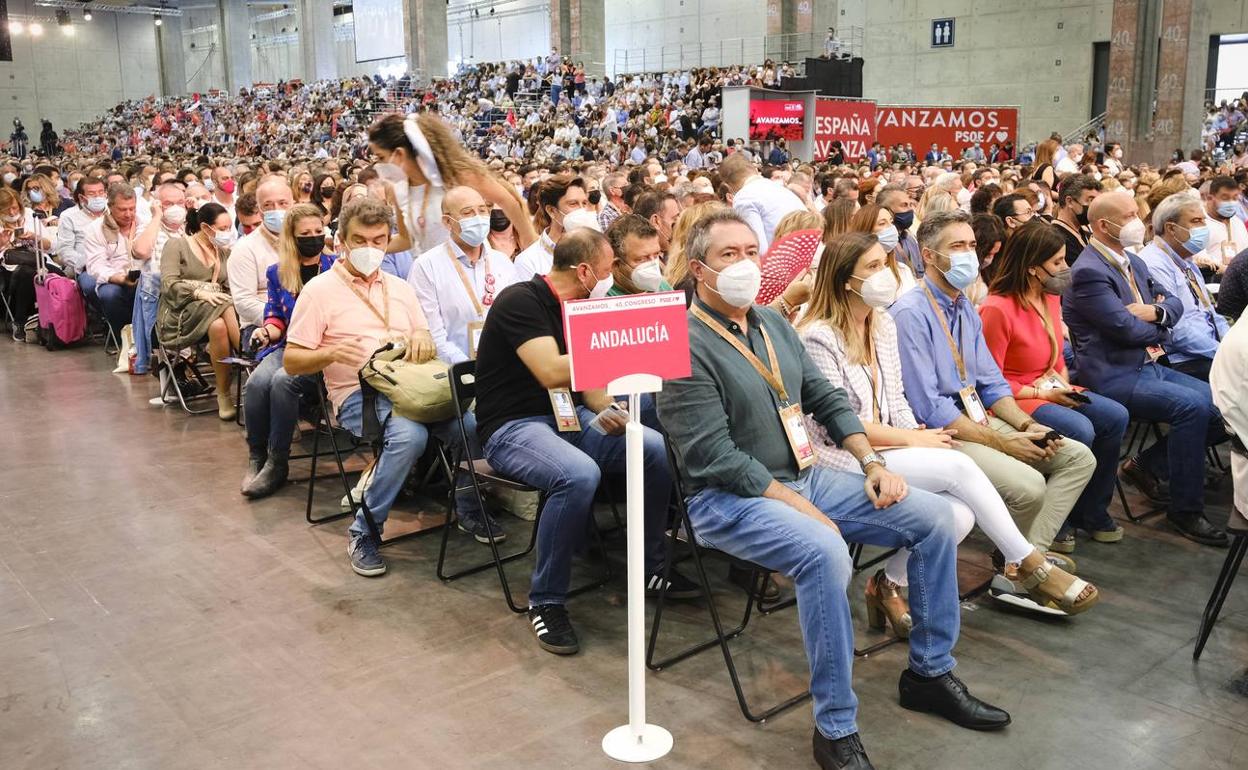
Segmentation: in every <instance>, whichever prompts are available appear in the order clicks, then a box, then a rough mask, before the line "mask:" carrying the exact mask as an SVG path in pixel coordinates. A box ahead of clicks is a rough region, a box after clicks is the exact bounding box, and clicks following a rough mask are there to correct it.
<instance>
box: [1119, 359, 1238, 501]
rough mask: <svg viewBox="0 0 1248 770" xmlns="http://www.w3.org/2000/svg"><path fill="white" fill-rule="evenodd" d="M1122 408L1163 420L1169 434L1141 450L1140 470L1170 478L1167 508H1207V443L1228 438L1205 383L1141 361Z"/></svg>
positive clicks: (1158, 420)
mask: <svg viewBox="0 0 1248 770" xmlns="http://www.w3.org/2000/svg"><path fill="white" fill-rule="evenodd" d="M1125 406H1126V407H1127V411H1129V412H1131V416H1132V417H1136V418H1139V419H1141V420H1148V421H1150V422H1164V423H1166V424H1168V425H1169V426H1170V432H1169V434H1167V435H1166V436H1163V437H1162V438H1161V439H1160V440H1159V441H1157V443H1155V444H1153V445H1152V446H1151V447H1149V448H1148V449H1146V450H1144V451H1143V452H1141V453H1140V457H1139V462H1140V465H1141V466H1142V467H1143V468H1144V470H1146V471H1148V472H1149V473H1151V474H1153V475H1154V476H1156V477H1157V478H1160V479H1167V478H1168V479H1169V480H1170V512H1171V513H1201V512H1203V511H1204V510H1205V447H1207V446H1209V445H1210V444H1213V443H1216V442H1218V441H1221V440H1222V439H1224V438H1225V437H1226V434H1225V432H1224V431H1223V430H1222V414H1221V413H1220V412H1219V411H1218V408H1217V407H1216V406H1214V405H1213V396H1212V394H1211V393H1210V390H1209V383H1207V382H1201V381H1200V380H1198V379H1196V378H1195V377H1189V376H1188V375H1186V374H1183V373H1182V372H1176V371H1174V370H1173V369H1167V368H1166V367H1164V366H1159V365H1157V364H1145V365H1144V368H1143V370H1141V372H1140V378H1139V379H1138V380H1137V381H1136V383H1135V390H1134V391H1133V392H1132V393H1131V397H1130V398H1129V399H1127V401H1126V403H1125Z"/></svg>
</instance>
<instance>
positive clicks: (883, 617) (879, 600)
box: [866, 570, 914, 639]
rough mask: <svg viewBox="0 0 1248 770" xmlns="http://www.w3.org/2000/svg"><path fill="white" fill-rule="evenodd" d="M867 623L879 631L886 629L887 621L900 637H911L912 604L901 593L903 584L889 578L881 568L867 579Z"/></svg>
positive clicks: (912, 624) (912, 625)
mask: <svg viewBox="0 0 1248 770" xmlns="http://www.w3.org/2000/svg"><path fill="white" fill-rule="evenodd" d="M866 600H867V625H869V626H871V628H874V629H875V630H877V631H883V630H884V623H885V621H887V622H888V625H889V626H890V627H891V628H892V629H893V634H894V635H895V636H896V637H897V638H898V639H909V638H910V629H911V628H913V627H914V622H913V621H912V620H911V619H910V604H909V602H907V601H906V597H904V596H902V595H901V586H899V585H897V584H896V583H894V582H893V581H891V580H889V579H888V577H887V576H886V575H885V574H884V570H880V571H879V572H876V573H875V574H874V575H872V576H871V577H870V578H869V579H868V580H867V591H866Z"/></svg>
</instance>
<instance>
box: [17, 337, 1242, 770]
mask: <svg viewBox="0 0 1248 770" xmlns="http://www.w3.org/2000/svg"><path fill="white" fill-rule="evenodd" d="M109 369H110V366H109V361H108V360H107V359H106V357H105V356H104V354H103V353H102V352H101V349H100V347H99V346H94V347H88V348H85V349H82V350H74V351H64V352H58V353H48V352H45V351H44V350H42V349H40V348H37V347H34V346H25V345H19V344H13V343H10V342H9V341H7V340H5V341H3V342H0V448H2V451H0V458H3V460H2V463H3V464H2V465H0V468H2V469H0V768H3V769H4V770H22V769H25V768H30V769H31V770H47V769H50V768H67V769H68V768H110V769H111V768H152V769H157V768H159V769H162V770H163V769H165V768H266V769H271V768H305V767H306V768H343V767H352V768H391V767H393V768H604V767H611V766H613V765H614V763H613V762H612V761H610V760H608V759H606V758H605V757H604V756H603V754H602V753H601V751H600V749H599V742H600V740H601V738H602V735H603V734H604V733H605V732H606V731H607V730H609V729H611V728H613V727H615V726H617V725H619V724H621V723H622V722H624V721H625V719H626V707H627V701H626V686H627V676H626V668H625V654H626V652H625V642H624V640H625V634H624V625H625V611H624V595H623V582H622V580H617V581H616V582H615V583H613V584H612V585H610V586H608V587H607V588H606V589H602V590H598V591H595V592H591V593H588V594H585V595H583V596H580V597H578V598H576V599H574V600H573V601H572V603H571V605H570V608H571V611H572V613H573V619H574V621H575V622H576V623H577V627H578V629H579V631H580V635H581V644H582V651H581V654H579V655H577V656H575V657H571V658H560V657H556V656H553V655H549V654H547V653H545V652H542V651H541V650H540V649H538V647H537V645H536V644H535V643H534V640H533V638H532V634H531V632H530V630H529V627H528V624H527V622H526V621H525V620H524V619H523V618H521V617H519V616H516V615H513V614H512V613H510V612H508V611H507V610H506V608H505V606H504V604H503V602H502V600H501V596H500V592H499V587H498V583H497V580H496V579H495V578H494V577H493V575H492V574H490V573H484V574H481V575H477V576H474V577H469V578H465V579H463V580H461V581H457V582H454V583H451V584H442V583H440V582H439V581H438V580H437V579H436V578H435V577H434V574H433V573H434V563H435V560H436V553H437V540H436V537H435V538H417V539H414V540H409V541H406V542H403V543H401V544H397V545H395V546H393V547H390V548H387V549H386V556H387V558H388V560H389V563H390V572H389V574H388V575H386V576H385V577H384V578H381V579H375V580H369V579H365V578H360V577H357V576H356V575H355V574H353V573H352V572H351V570H350V568H349V566H348V563H347V559H346V555H345V544H346V541H345V537H344V533H345V529H346V525H345V523H344V522H343V521H336V522H333V523H330V524H326V525H322V526H319V527H310V526H308V525H307V524H306V523H305V522H304V520H303V494H304V491H305V487H304V486H303V485H293V484H292V485H291V486H290V487H289V488H288V489H286V490H285V491H284V492H283V493H281V494H279V495H277V496H275V497H273V498H271V499H269V500H265V501H262V502H259V503H254V504H249V503H248V502H246V501H245V500H244V499H243V498H242V497H240V496H239V494H238V491H237V488H238V483H239V478H240V475H241V472H242V470H243V465H244V447H243V441H242V437H241V433H240V430H239V428H238V427H237V426H235V425H233V424H227V423H222V422H220V421H219V420H217V419H216V417H215V416H204V417H187V416H185V415H184V414H182V413H181V412H180V411H178V410H177V409H175V408H167V409H160V408H155V407H151V406H149V405H148V404H147V400H148V398H150V397H151V396H153V395H154V394H155V385H154V382H153V381H152V380H151V379H149V378H132V377H127V376H125V375H113V374H110V373H109ZM1228 487H1229V481H1223V482H1222V485H1221V487H1220V488H1218V489H1217V490H1215V491H1214V492H1212V493H1211V497H1213V498H1215V499H1216V500H1218V501H1219V502H1218V504H1217V506H1215V508H1214V514H1213V515H1214V517H1215V518H1217V517H1219V516H1224V508H1223V507H1222V506H1224V505H1225V500H1226V498H1227V496H1228ZM321 489H322V490H323V492H322V493H321V494H318V498H317V504H318V510H324V511H328V510H329V509H331V508H332V507H333V506H334V505H336V502H335V501H336V498H337V497H338V495H339V494H340V491H339V490H337V489H335V487H334V486H332V485H331V484H329V483H326V484H325V485H324V486H323V487H321ZM404 506H405V507H408V508H412V507H413V506H417V507H418V506H420V502H419V501H406V502H405V503H404ZM505 521H506V527H507V528H508V530H509V531H510V532H511V533H513V535H514V538H513V544H514V543H515V542H517V541H519V540H520V539H522V538H523V537H524V534H525V532H526V529H525V526H526V525H524V524H523V523H522V522H520V521H519V520H517V519H514V518H511V517H507V518H506V519H505ZM984 550H985V549H984V543H983V541H982V539H973V540H972V541H971V542H969V543H968V544H967V545H966V546H965V547H964V548H963V551H964V556H965V559H966V564H965V565H964V569H963V573H964V578H965V579H966V582H967V583H968V584H969V583H973V582H974V580H975V579H976V578H977V577H981V576H982V575H983V573H982V571H980V570H979V569H978V565H982V564H983V562H984V558H983V552H984ZM455 552H456V554H457V555H481V554H483V553H484V549H483V547H481V546H476V545H475V544H471V543H466V542H464V538H462V537H461V536H458V535H457V536H456V542H455ZM1224 553H1225V552H1224V551H1215V550H1211V549H1206V548H1201V547H1198V546H1195V545H1193V544H1190V543H1188V542H1186V541H1184V540H1181V539H1180V538H1178V537H1177V536H1175V535H1174V534H1172V533H1171V532H1169V531H1167V529H1166V528H1165V525H1164V524H1163V523H1161V522H1159V521H1158V520H1157V519H1153V520H1150V521H1149V522H1147V523H1145V524H1143V525H1138V524H1127V539H1126V540H1125V541H1124V542H1122V543H1121V544H1119V545H1112V546H1106V545H1098V544H1095V543H1090V542H1087V541H1081V542H1080V544H1079V548H1078V551H1077V553H1076V554H1075V556H1076V558H1079V559H1080V565H1081V572H1082V574H1083V575H1085V576H1087V577H1089V578H1090V579H1092V580H1094V581H1095V582H1097V583H1098V584H1099V585H1100V588H1101V591H1102V594H1103V598H1102V601H1101V604H1100V606H1098V607H1097V608H1096V609H1095V610H1094V611H1093V612H1091V613H1090V614H1088V615H1085V616H1082V617H1078V618H1075V619H1071V620H1060V621H1057V622H1044V621H1042V620H1038V619H1036V618H1033V617H1025V616H1019V615H1015V614H1011V613H1009V612H1006V611H1004V610H1002V609H1000V608H999V607H997V606H995V605H994V603H993V602H992V601H991V600H990V599H979V600H977V601H973V602H968V603H967V604H966V605H965V609H964V611H963V615H962V617H963V626H962V638H961V641H960V643H959V645H958V648H957V654H958V657H959V660H960V667H959V672H960V674H961V675H962V677H963V678H964V679H965V680H966V681H967V682H968V683H969V684H970V686H971V687H972V689H973V691H974V692H975V693H977V694H979V695H981V696H983V697H985V698H987V699H989V700H990V701H993V702H995V703H997V704H999V705H1001V706H1003V707H1005V708H1007V709H1008V710H1009V711H1010V712H1011V713H1012V714H1013V716H1014V724H1013V725H1012V726H1011V727H1010V728H1009V729H1008V730H1006V731H1005V732H1002V733H997V734H977V733H972V732H968V731H964V730H960V729H958V728H956V727H953V726H951V725H949V724H946V723H943V722H941V721H938V720H936V719H934V718H930V717H927V716H922V715H915V714H912V713H910V712H906V711H903V710H901V709H900V708H899V707H898V706H897V704H896V682H897V675H898V673H899V672H900V671H901V669H902V667H903V666H904V665H905V649H904V648H903V647H902V646H900V645H898V646H893V647H891V648H888V649H886V650H884V651H882V652H880V653H879V654H876V655H873V656H871V657H869V658H866V659H864V660H859V661H857V664H856V666H855V669H854V678H855V684H856V689H857V692H858V696H859V698H860V700H861V713H860V726H861V731H862V736H863V740H864V742H865V744H866V746H867V748H868V749H869V751H870V754H871V756H872V758H873V760H874V761H875V763H876V764H877V766H878V767H880V768H923V769H924V770H931V769H933V768H989V767H991V768H1009V769H1011V770H1013V769H1015V768H1063V769H1064V770H1065V769H1067V768H1094V769H1095V770H1111V769H1113V768H1140V769H1145V768H1227V769H1228V770H1229V769H1231V768H1239V769H1242V768H1245V767H1248V697H1246V696H1248V673H1246V671H1245V669H1246V667H1248V580H1245V579H1241V581H1240V584H1239V585H1237V586H1235V589H1236V590H1235V591H1233V593H1232V595H1231V597H1230V599H1229V600H1228V602H1227V606H1226V609H1225V611H1224V613H1223V617H1222V620H1221V622H1220V624H1219V625H1218V627H1217V629H1216V630H1215V632H1214V635H1213V638H1212V640H1211V641H1210V643H1209V646H1208V648H1207V650H1206V652H1205V655H1204V658H1203V660H1202V661H1201V662H1200V663H1199V664H1194V663H1193V662H1192V660H1191V652H1192V644H1193V638H1194V635H1195V632H1196V625H1197V622H1198V619H1199V616H1200V611H1201V608H1202V607H1203V605H1204V602H1205V599H1206V597H1207V595H1208V593H1209V590H1210V588H1211V586H1212V583H1213V580H1214V577H1215V575H1216V574H1217V570H1218V568H1219V566H1220V564H1221V562H1222V558H1223V555H1224ZM514 567H515V568H514V569H513V570H512V573H511V574H512V575H513V576H514V582H515V583H517V584H518V586H519V589H520V591H521V592H522V591H523V590H524V587H525V585H526V575H525V572H526V570H525V568H524V566H523V565H514ZM712 572H713V574H715V575H716V576H717V577H722V575H723V572H724V570H723V569H722V568H719V567H716V568H715V569H713V570H712ZM863 579H864V576H860V577H859V579H858V581H857V585H856V587H855V589H854V594H853V596H854V611H855V614H856V616H857V619H858V635H859V642H860V645H866V644H869V643H872V642H875V641H878V640H879V639H880V637H879V636H878V635H876V634H875V633H874V632H871V631H870V630H869V629H867V628H866V626H865V622H863V615H864V613H863V610H862V603H861V600H860V596H861V593H860V591H861V582H862V580H863ZM740 596H741V595H740V594H739V593H735V592H733V591H732V590H730V589H729V588H728V587H727V584H724V585H722V586H721V591H720V593H719V596H718V598H719V600H720V606H721V607H723V608H724V610H725V612H728V611H729V606H730V605H732V606H738V602H739V599H740ZM703 617H704V616H702V615H698V614H695V613H694V611H693V608H685V609H682V610H681V611H673V624H672V626H670V629H669V630H670V632H671V634H670V636H666V637H665V638H664V639H662V640H661V642H662V643H663V644H664V646H667V647H668V649H671V646H674V645H675V644H678V643H680V642H682V641H689V640H691V639H692V638H693V637H694V636H695V635H696V634H699V633H702V632H704V630H705V621H704V620H703V619H702V618H703ZM669 645H671V646H669ZM737 645H738V647H737V649H738V650H739V653H740V654H739V665H740V668H741V671H742V674H743V677H744V680H745V683H746V687H747V689H748V691H749V692H750V693H751V694H752V695H753V696H754V697H755V698H756V699H757V700H759V701H762V700H766V699H773V700H778V699H781V698H783V697H786V696H787V695H788V694H791V693H794V692H797V691H800V690H801V689H802V688H803V687H804V678H805V676H806V665H805V661H804V657H803V653H802V647H801V644H800V639H799V637H798V632H797V622H796V617H795V615H794V614H793V613H792V611H788V612H781V613H777V614H775V615H772V616H769V617H764V618H759V619H757V620H755V621H754V622H753V623H752V624H751V626H750V627H749V629H748V630H747V632H746V633H745V635H744V637H743V638H742V639H741V640H739V642H737ZM646 682H647V686H648V688H649V699H648V700H649V716H650V720H651V721H652V722H655V723H658V724H661V725H663V726H665V727H667V728H668V729H669V730H671V732H672V733H673V735H674V736H675V748H674V750H673V751H672V753H671V754H670V755H669V756H668V757H667V758H665V759H664V760H662V761H660V762H657V763H655V764H654V766H655V767H666V768H715V770H730V769H735V768H786V769H787V768H805V767H812V766H813V763H812V762H811V759H810V734H811V725H812V723H811V715H810V709H809V706H808V705H805V704H804V705H801V706H798V707H797V708H794V709H792V710H789V711H787V712H784V713H782V714H780V715H779V716H777V717H775V718H774V719H772V720H770V721H769V722H767V723H765V724H762V725H754V724H750V723H749V722H747V721H745V720H744V719H743V718H742V716H741V714H740V712H739V711H738V709H737V705H736V702H735V700H734V698H733V695H732V690H731V688H730V685H729V681H728V677H727V674H726V672H725V669H724V665H723V660H722V658H721V657H720V656H719V653H718V652H717V651H715V650H711V651H708V652H706V653H703V654H702V655H700V656H697V657H695V658H693V659H691V660H688V661H685V662H683V663H681V664H678V665H676V666H674V667H672V668H671V669H670V670H665V671H663V672H660V673H657V674H653V673H652V674H649V675H648V676H647V678H646Z"/></svg>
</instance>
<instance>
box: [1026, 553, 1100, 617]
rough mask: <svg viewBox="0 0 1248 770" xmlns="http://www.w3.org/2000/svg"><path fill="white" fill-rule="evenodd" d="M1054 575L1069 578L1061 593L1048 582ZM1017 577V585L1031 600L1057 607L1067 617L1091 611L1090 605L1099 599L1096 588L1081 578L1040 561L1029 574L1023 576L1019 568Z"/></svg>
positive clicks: (1098, 592)
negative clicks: (1057, 574)
mask: <svg viewBox="0 0 1248 770" xmlns="http://www.w3.org/2000/svg"><path fill="white" fill-rule="evenodd" d="M1056 573H1061V574H1063V575H1066V576H1067V577H1070V578H1071V583H1070V585H1069V586H1067V588H1066V590H1065V591H1061V590H1060V589H1059V588H1057V586H1056V585H1055V584H1054V583H1053V582H1051V581H1050V578H1051V577H1054V575H1055V574H1056ZM1019 576H1020V577H1021V578H1022V579H1021V580H1020V581H1019V584H1020V585H1021V586H1022V587H1023V588H1024V589H1026V591H1027V593H1028V595H1030V596H1031V598H1032V599H1034V600H1035V601H1037V602H1039V603H1041V604H1046V605H1049V606H1056V607H1059V608H1060V609H1062V610H1063V611H1064V612H1066V614H1068V615H1078V614H1079V613H1081V612H1085V611H1087V610H1089V609H1091V608H1092V605H1094V604H1096V603H1097V601H1099V600H1100V598H1101V594H1100V591H1098V590H1097V588H1096V586H1094V585H1092V584H1091V583H1089V582H1088V581H1086V580H1083V579H1082V578H1077V577H1074V576H1073V575H1070V573H1068V572H1066V571H1065V570H1062V569H1061V568H1059V567H1055V566H1053V565H1052V564H1050V563H1049V562H1047V561H1042V562H1041V563H1040V564H1039V566H1037V567H1036V568H1035V569H1034V570H1032V571H1031V572H1030V574H1024V572H1023V570H1022V569H1021V568H1020V570H1019ZM1089 589H1091V590H1089ZM1085 591H1086V592H1087V593H1086V595H1085V594H1084V592H1085ZM1080 597H1082V598H1080Z"/></svg>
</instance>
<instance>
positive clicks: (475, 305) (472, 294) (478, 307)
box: [446, 241, 494, 317]
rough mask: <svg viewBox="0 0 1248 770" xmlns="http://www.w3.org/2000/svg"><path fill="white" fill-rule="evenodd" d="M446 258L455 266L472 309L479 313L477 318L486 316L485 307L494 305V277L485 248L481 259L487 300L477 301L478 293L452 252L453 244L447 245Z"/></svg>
mask: <svg viewBox="0 0 1248 770" xmlns="http://www.w3.org/2000/svg"><path fill="white" fill-rule="evenodd" d="M446 256H447V258H448V259H450V260H451V264H452V265H454V266H455V272H457V273H459V280H460V282H461V283H463V284H464V291H465V292H467V293H468V299H469V301H471V302H472V309H473V310H475V311H476V312H477V316H478V317H479V316H483V315H485V306H486V305H492V304H494V276H493V274H492V273H490V258H489V257H488V256H486V253H485V247H484V246H482V248H481V259H483V260H485V299H484V301H483V300H479V299H477V291H476V289H474V288H473V286H472V282H471V281H469V280H468V272H467V271H466V270H464V266H463V265H461V264H460V263H459V259H458V258H457V257H456V256H455V253H454V252H453V251H451V244H450V242H449V241H448V242H447V244H446Z"/></svg>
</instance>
